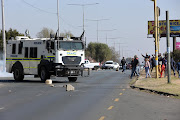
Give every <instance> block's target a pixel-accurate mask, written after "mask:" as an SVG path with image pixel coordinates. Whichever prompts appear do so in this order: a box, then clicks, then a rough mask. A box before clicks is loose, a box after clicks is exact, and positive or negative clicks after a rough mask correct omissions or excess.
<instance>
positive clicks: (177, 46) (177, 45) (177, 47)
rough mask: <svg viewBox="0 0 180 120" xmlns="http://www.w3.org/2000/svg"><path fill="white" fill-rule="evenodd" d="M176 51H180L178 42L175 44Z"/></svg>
mask: <svg viewBox="0 0 180 120" xmlns="http://www.w3.org/2000/svg"><path fill="white" fill-rule="evenodd" d="M176 49H177V50H180V42H176Z"/></svg>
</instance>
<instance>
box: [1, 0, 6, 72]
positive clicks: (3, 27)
mask: <svg viewBox="0 0 180 120" xmlns="http://www.w3.org/2000/svg"><path fill="white" fill-rule="evenodd" d="M1 8H2V36H3V58H4V64H3V71H4V72H5V71H6V34H5V18H4V0H1Z"/></svg>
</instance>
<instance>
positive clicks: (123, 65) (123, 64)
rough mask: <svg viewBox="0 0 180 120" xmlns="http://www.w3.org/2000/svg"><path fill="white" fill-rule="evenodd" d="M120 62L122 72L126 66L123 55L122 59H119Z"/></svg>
mask: <svg viewBox="0 0 180 120" xmlns="http://www.w3.org/2000/svg"><path fill="white" fill-rule="evenodd" d="M121 64H122V69H123V70H122V72H124V71H125V69H126V66H125V64H126V60H125V59H124V57H123V59H122V60H121Z"/></svg>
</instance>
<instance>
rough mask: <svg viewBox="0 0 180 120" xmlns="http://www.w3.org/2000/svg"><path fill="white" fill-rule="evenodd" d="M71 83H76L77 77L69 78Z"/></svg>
mask: <svg viewBox="0 0 180 120" xmlns="http://www.w3.org/2000/svg"><path fill="white" fill-rule="evenodd" d="M68 80H69V82H76V80H77V77H68Z"/></svg>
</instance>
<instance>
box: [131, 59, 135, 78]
mask: <svg viewBox="0 0 180 120" xmlns="http://www.w3.org/2000/svg"><path fill="white" fill-rule="evenodd" d="M133 69H134V58H132V60H131V73H132V72H133ZM133 75H135V73H134V74H133Z"/></svg>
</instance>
